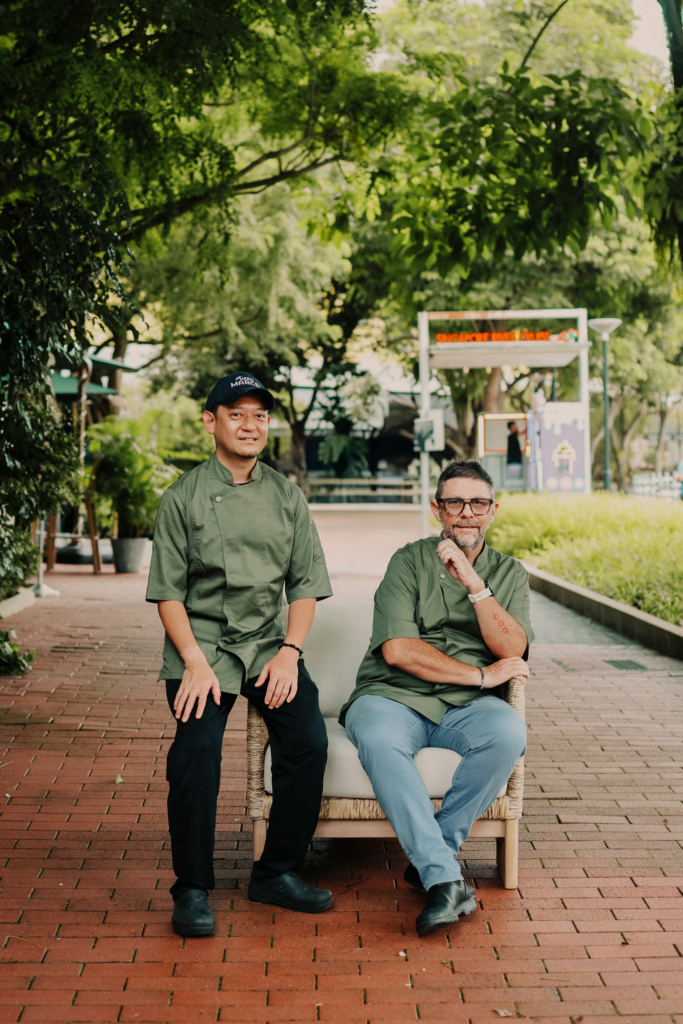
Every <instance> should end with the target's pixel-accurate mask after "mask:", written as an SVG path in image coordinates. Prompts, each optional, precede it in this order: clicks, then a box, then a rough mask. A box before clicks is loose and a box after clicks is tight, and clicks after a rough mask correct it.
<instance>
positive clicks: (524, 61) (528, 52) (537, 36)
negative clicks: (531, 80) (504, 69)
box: [518, 0, 569, 71]
mask: <svg viewBox="0 0 683 1024" xmlns="http://www.w3.org/2000/svg"><path fill="white" fill-rule="evenodd" d="M567 3H569V0H562V3H561V4H560V5H559V7H556V8H555V10H554V11H553V13H552V14H551V15H550V16H549V17H548V18H546V20H545V22H544V24H543V26H542V27H541V30H540V32H538V33H537V34H536V36H535V37H534V40H533V42H532V43H531V46H530V47H529V49H528V50H527V51H526V53H525V54H524V60H523V61H522V63H521V64H520V65H519V68H518V71H521V70H522V68H523V67H526V62H527V61H528V60H529V57H530V56H531V54H532V53H533V52H534V50H535V49H536V44H537V43H538V41H539V39H540V38H541V36H542V35H543V33H544V32H545V30H546V29H547V27H548V25H549V24H550V22H551V21H552V20H553V18H554V17H555V15H557V14H559V13H560V11H561V10H562V8H563V7H564V5H565V4H567Z"/></svg>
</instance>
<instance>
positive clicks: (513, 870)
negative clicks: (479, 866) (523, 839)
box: [496, 818, 519, 889]
mask: <svg viewBox="0 0 683 1024" xmlns="http://www.w3.org/2000/svg"><path fill="white" fill-rule="evenodd" d="M518 854H519V821H518V819H517V818H510V819H508V820H507V821H506V822H505V838H500V839H496V856H497V861H498V872H499V874H500V879H501V881H502V883H503V888H504V889H516V888H517V882H518Z"/></svg>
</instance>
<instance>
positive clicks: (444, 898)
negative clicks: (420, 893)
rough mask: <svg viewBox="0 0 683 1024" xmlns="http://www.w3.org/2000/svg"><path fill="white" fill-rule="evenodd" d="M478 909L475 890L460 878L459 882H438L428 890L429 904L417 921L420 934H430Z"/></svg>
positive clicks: (416, 925)
mask: <svg viewBox="0 0 683 1024" xmlns="http://www.w3.org/2000/svg"><path fill="white" fill-rule="evenodd" d="M476 909H477V900H476V898H475V896H474V890H473V889H471V888H470V886H469V885H465V883H464V882H463V881H462V879H460V880H459V881H457V882H437V884H436V885H433V886H432V887H431V888H430V889H428V890H427V905H426V906H425V908H424V910H423V911H422V913H421V914H420V915H419V917H418V918H417V921H416V922H415V927H416V928H417V934H418V935H420V936H421V935H429V934H430V932H433V931H436V929H437V928H441V927H442V926H443V925H445V924H453V922H455V921H457V920H458V918H459V917H462V916H464V915H466V914H471V913H472V912H473V911H474V910H476Z"/></svg>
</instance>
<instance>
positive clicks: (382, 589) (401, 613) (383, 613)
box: [370, 549, 420, 654]
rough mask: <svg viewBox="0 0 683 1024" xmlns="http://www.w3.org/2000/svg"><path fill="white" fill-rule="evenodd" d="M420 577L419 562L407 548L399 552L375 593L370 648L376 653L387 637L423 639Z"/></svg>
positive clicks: (394, 638)
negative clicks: (418, 572) (419, 613)
mask: <svg viewBox="0 0 683 1024" xmlns="http://www.w3.org/2000/svg"><path fill="white" fill-rule="evenodd" d="M418 597H419V594H418V580H417V573H416V571H415V564H414V562H413V560H412V558H411V557H410V555H408V554H407V553H406V552H405V550H404V549H402V550H401V551H397V552H396V554H395V555H394V556H393V557H392V559H391V561H390V562H389V565H388V567H387V571H386V574H385V576H384V579H383V580H382V582H381V583H380V585H379V587H378V588H377V592H376V593H375V614H374V616H373V620H372V637H371V640H370V650H371V651H372V653H373V654H376V653H377V651H378V649H379V648H380V647H381V646H382V644H383V643H385V641H387V640H401V639H406V638H407V639H413V640H419V639H420V631H419V629H418V626H417V622H416V617H417V605H418Z"/></svg>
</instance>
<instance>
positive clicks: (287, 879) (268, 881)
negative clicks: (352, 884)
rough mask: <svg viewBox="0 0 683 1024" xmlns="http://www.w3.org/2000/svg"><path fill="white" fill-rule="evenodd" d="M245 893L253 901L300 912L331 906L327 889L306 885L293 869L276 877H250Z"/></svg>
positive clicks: (319, 909) (315, 912)
mask: <svg viewBox="0 0 683 1024" xmlns="http://www.w3.org/2000/svg"><path fill="white" fill-rule="evenodd" d="M247 895H248V896H249V899H250V900H251V901H252V902H253V903H273V904H274V905H275V906H276V907H284V908H285V909H286V910H299V911H301V913H302V914H322V912H323V911H324V910H329V909H330V907H331V906H332V893H331V892H330V890H329V889H317V888H316V887H315V886H314V885H307V884H306V882H302V881H301V879H300V878H298V877H297V876H296V875H295V874H294V872H293V871H285V873H284V875H278V876H277V878H265V879H254V878H253V877H252V879H251V881H250V882H249V889H248V892H247Z"/></svg>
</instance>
